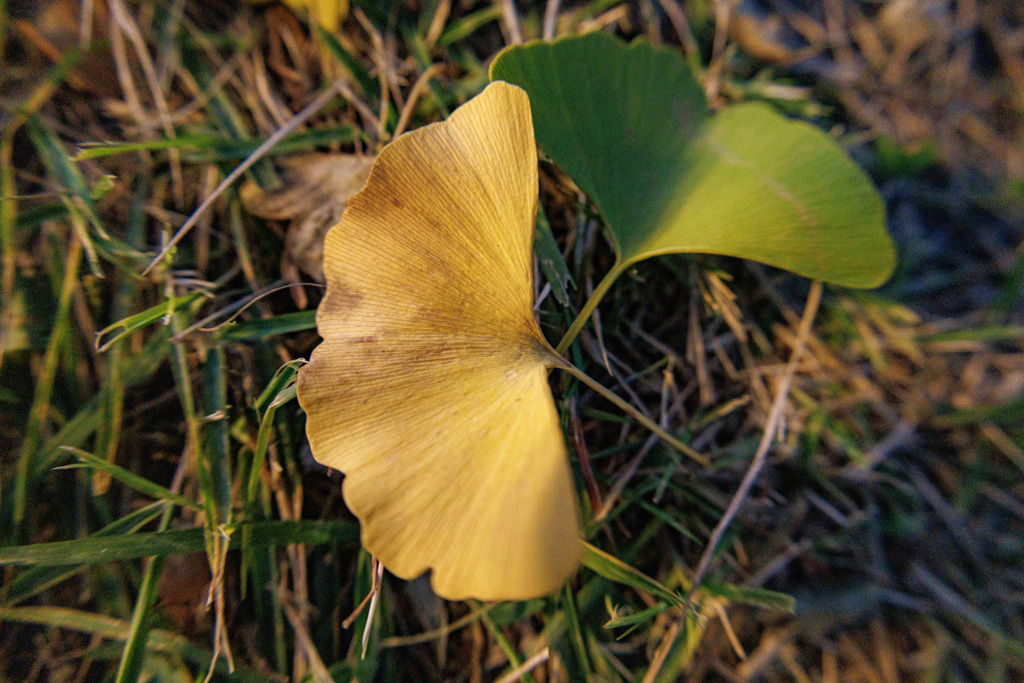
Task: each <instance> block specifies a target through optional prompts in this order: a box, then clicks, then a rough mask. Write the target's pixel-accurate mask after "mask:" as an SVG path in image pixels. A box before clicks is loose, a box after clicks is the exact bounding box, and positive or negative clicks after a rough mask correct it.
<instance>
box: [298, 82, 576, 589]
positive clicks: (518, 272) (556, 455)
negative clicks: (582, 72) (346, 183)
mask: <svg viewBox="0 0 1024 683" xmlns="http://www.w3.org/2000/svg"><path fill="white" fill-rule="evenodd" d="M536 204H537V152H536V146H535V142H534V136H533V124H532V121H531V118H530V105H529V101H528V99H527V96H526V94H525V93H524V92H523V91H522V90H520V89H519V88H517V87H515V86H512V85H509V84H506V83H500V82H498V83H493V84H491V85H490V86H488V88H487V89H486V90H485V91H484V92H483V93H481V94H480V95H479V96H477V97H476V98H474V99H472V100H471V101H469V102H467V103H466V104H465V105H464V106H462V107H460V108H459V109H458V110H456V111H455V112H454V113H453V114H452V115H451V117H449V119H448V120H447V121H445V122H443V123H436V124H432V125H429V126H426V127H424V128H420V129H419V130H416V131H414V132H412V133H408V134H406V135H403V136H401V137H399V138H398V139H396V140H395V141H394V142H392V143H391V144H390V145H388V146H387V147H385V148H384V149H383V151H382V152H381V154H380V156H379V157H378V158H377V161H376V163H375V164H374V166H373V170H372V171H371V173H370V177H369V179H368V180H367V183H366V186H365V188H364V189H363V190H362V191H361V192H360V193H358V194H356V195H355V196H353V197H352V198H351V199H349V201H348V206H347V208H346V209H345V213H344V215H343V216H342V219H341V222H340V223H339V224H338V225H337V226H335V227H334V228H333V229H332V230H331V231H330V232H329V233H328V235H327V241H326V244H325V247H324V274H325V276H326V280H327V293H326V296H325V298H324V300H323V302H322V303H321V305H320V309H319V311H318V312H317V326H318V328H319V331H320V335H321V336H322V337H323V339H324V341H323V343H322V344H321V345H320V346H319V347H318V348H317V349H316V350H315V351H314V352H313V355H312V358H311V361H310V363H309V364H308V365H307V366H306V367H304V368H303V369H302V371H301V373H300V376H299V387H298V396H299V402H300V403H301V405H302V407H303V409H304V410H305V411H306V413H307V427H306V430H307V434H308V436H309V442H310V445H311V447H312V450H313V455H314V456H315V457H316V459H317V460H319V461H320V462H321V463H323V464H325V465H328V466H330V467H334V468H336V469H339V470H341V471H342V472H344V473H345V480H344V483H343V493H344V496H345V500H346V502H347V503H348V506H349V508H350V509H351V510H352V511H353V513H355V515H356V516H357V517H358V518H359V519H360V521H361V522H362V537H363V544H364V546H365V547H366V548H367V549H368V550H369V551H370V552H371V553H373V554H374V555H376V556H377V558H379V559H380V560H381V561H382V562H383V563H384V566H385V567H387V568H388V569H389V570H390V571H391V572H392V573H394V574H396V575H397V576H400V577H403V578H412V577H415V576H418V575H419V574H422V573H423V572H424V571H426V570H428V569H430V570H432V575H431V578H432V581H433V585H434V589H435V591H436V592H437V593H438V594H439V595H441V596H443V597H446V598H449V599H462V598H468V597H473V598H479V599H482V600H503V599H524V598H529V597H535V596H539V595H543V594H546V593H550V592H552V591H554V590H555V589H557V588H558V587H559V586H560V585H561V584H562V583H563V582H564V581H565V580H566V579H567V578H568V577H569V576H570V575H571V574H572V572H573V571H574V570H575V569H576V567H577V565H578V563H579V560H580V544H579V512H578V509H577V505H576V498H575V490H574V487H573V485H572V476H571V473H570V470H569V464H568V460H567V457H566V451H565V444H564V442H563V438H562V432H561V428H560V426H559V420H558V414H557V412H556V410H555V405H554V401H553V399H552V396H551V391H550V389H549V387H548V383H547V368H548V367H549V366H554V365H560V366H561V365H564V361H561V360H560V359H559V358H558V357H557V356H556V355H555V354H554V352H553V351H552V350H551V348H550V347H549V346H548V344H547V342H545V341H544V338H543V336H542V335H541V332H540V330H539V329H538V327H537V324H536V321H535V319H534V315H533V282H532V280H533V271H532V241H533V221H534V216H535V215H536Z"/></svg>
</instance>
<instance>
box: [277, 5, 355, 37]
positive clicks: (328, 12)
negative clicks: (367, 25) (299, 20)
mask: <svg viewBox="0 0 1024 683" xmlns="http://www.w3.org/2000/svg"><path fill="white" fill-rule="evenodd" d="M284 2H285V4H286V5H288V6H289V7H291V8H292V9H293V10H295V11H296V12H301V11H302V10H303V9H308V10H309V20H310V23H314V22H315V23H317V24H319V25H320V27H321V28H323V29H324V30H325V31H327V32H328V33H334V32H336V31H337V30H338V27H339V26H341V21H342V19H344V18H345V17H346V16H348V0H284Z"/></svg>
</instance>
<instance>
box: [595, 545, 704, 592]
mask: <svg viewBox="0 0 1024 683" xmlns="http://www.w3.org/2000/svg"><path fill="white" fill-rule="evenodd" d="M581 543H583V565H584V566H585V567H587V568H588V569H590V570H592V571H594V572H596V573H598V574H600V575H601V576H603V577H604V578H606V579H609V580H611V581H614V582H615V583H621V584H624V585H626V586H630V587H632V588H636V589H637V590H641V591H644V592H645V593H650V594H651V595H655V596H657V597H659V598H661V599H663V600H667V601H668V602H669V603H671V604H672V605H674V606H675V607H683V608H685V607H686V606H687V605H686V600H684V599H683V598H682V597H680V596H679V595H677V594H675V593H674V592H672V591H670V590H669V589H668V588H666V587H665V586H663V585H662V584H660V583H658V582H657V581H655V580H654V579H652V578H651V577H649V576H647V575H646V574H644V573H643V572H641V571H638V570H636V569H634V568H633V567H631V566H629V565H628V564H626V563H625V562H623V561H622V560H620V559H618V558H617V557H614V556H612V555H609V554H608V553H606V552H605V551H603V550H600V549H598V548H595V547H594V546H592V545H590V544H589V543H587V542H585V541H581Z"/></svg>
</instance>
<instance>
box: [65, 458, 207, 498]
mask: <svg viewBox="0 0 1024 683" xmlns="http://www.w3.org/2000/svg"><path fill="white" fill-rule="evenodd" d="M61 449H62V450H64V451H67V452H68V453H71V454H73V455H74V456H75V457H76V458H78V459H79V460H81V461H82V462H83V463H84V464H85V465H86V466H88V467H90V468H92V469H94V470H99V471H100V472H106V473H108V474H109V475H110V476H112V477H113V478H114V479H117V480H118V481H119V482H121V483H122V484H124V485H125V486H129V487H131V488H133V489H135V490H136V491H138V492H139V493H142V494H143V495H146V496H149V497H150V498H153V499H155V500H165V501H167V502H169V503H174V504H175V505H180V506H182V507H186V508H191V509H193V510H202V509H203V508H202V506H201V505H199V504H198V503H196V502H195V501H193V500H190V499H188V498H186V497H185V496H183V495H181V494H179V493H174V492H173V491H171V490H170V489H168V488H166V487H164V486H161V485H160V484H156V483H154V482H152V481H150V480H149V479H146V478H145V477H140V476H139V475H137V474H135V473H133V472H129V471H128V470H126V469H124V468H123V467H120V466H118V465H115V464H113V463H111V462H108V461H106V460H104V459H103V458H99V457H97V456H95V455H93V454H92V453H87V452H86V451H83V450H81V449H80V448H75V447H74V446H61Z"/></svg>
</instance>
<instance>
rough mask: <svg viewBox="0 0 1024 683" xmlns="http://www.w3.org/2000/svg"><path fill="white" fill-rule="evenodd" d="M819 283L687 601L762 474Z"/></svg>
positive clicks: (813, 311) (810, 295)
mask: <svg viewBox="0 0 1024 683" xmlns="http://www.w3.org/2000/svg"><path fill="white" fill-rule="evenodd" d="M821 290H822V286H821V282H820V281H818V280H815V281H814V283H813V284H812V285H811V291H810V293H808V295H807V305H806V306H805V307H804V315H803V317H802V318H801V319H800V328H799V329H798V330H797V338H796V343H795V345H794V346H793V353H792V354H791V355H790V357H789V365H788V366H787V367H786V374H785V375H783V377H782V381H781V382H780V383H779V389H778V391H777V392H776V394H775V401H774V402H773V403H772V409H771V412H770V413H769V415H768V424H766V425H765V428H764V434H762V435H761V443H759V444H758V446H757V452H756V453H755V454H754V459H753V461H752V462H751V463H750V467H749V468H748V469H747V473H746V474H745V475H744V477H743V481H742V482H740V487H739V489H737V491H736V494H735V495H734V496H733V497H732V500H731V501H729V507H727V508H726V510H725V514H724V515H722V519H721V520H720V521H719V522H718V526H716V527H715V530H714V532H712V534H711V539H710V540H709V541H708V546H707V547H706V548H705V549H704V554H702V555H701V557H700V562H699V563H698V564H697V569H696V571H694V573H693V583H692V584H691V588H690V594H689V596H688V599H689V600H692V599H693V595H694V593H696V591H697V589H698V588H699V586H700V580H701V578H702V577H703V576H704V573H705V572H707V570H708V565H710V564H711V558H712V557H713V556H714V553H715V548H717V547H718V544H719V542H721V540H722V536H724V535H725V530H726V529H727V528H728V527H729V524H730V522H732V520H733V518H734V517H735V516H736V513H737V512H739V509H740V506H742V505H743V502H744V501H745V500H746V499H747V494H749V493H750V489H751V487H752V486H753V485H754V481H755V480H756V479H757V476H758V475H759V474H760V473H761V468H762V467H764V463H765V461H766V460H767V458H768V449H769V448H770V447H771V445H772V442H773V441H774V439H775V432H776V430H777V429H778V427H779V423H780V422H781V421H782V412H783V409H784V408H785V407H786V401H787V399H788V397H789V389H790V387H791V386H792V384H793V377H794V376H795V375H796V369H797V365H798V364H799V362H800V356H801V355H802V354H803V352H804V347H805V346H806V345H807V337H808V335H809V334H810V332H811V324H812V323H813V322H814V316H815V314H816V313H817V312H818V304H819V303H821Z"/></svg>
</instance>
